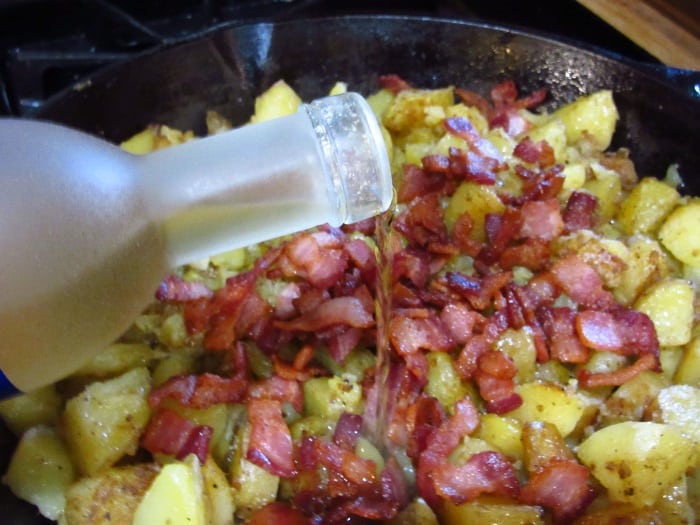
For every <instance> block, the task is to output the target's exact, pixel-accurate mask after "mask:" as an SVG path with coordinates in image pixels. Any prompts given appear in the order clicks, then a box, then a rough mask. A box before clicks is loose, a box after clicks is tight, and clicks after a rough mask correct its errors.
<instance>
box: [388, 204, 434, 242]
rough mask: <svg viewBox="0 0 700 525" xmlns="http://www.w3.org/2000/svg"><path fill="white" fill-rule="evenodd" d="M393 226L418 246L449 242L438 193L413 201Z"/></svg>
mask: <svg viewBox="0 0 700 525" xmlns="http://www.w3.org/2000/svg"><path fill="white" fill-rule="evenodd" d="M393 226H394V228H395V229H396V230H398V231H399V232H401V233H402V234H403V235H404V236H405V237H406V238H407V239H408V240H409V241H411V242H412V243H413V244H415V245H417V246H426V245H427V244H428V243H431V242H437V243H444V242H445V241H446V240H447V227H446V226H445V222H444V220H443V211H442V207H441V206H440V196H439V195H438V194H436V193H430V194H428V195H426V196H423V197H417V198H415V199H413V200H412V201H411V203H410V204H409V205H408V207H407V208H406V209H405V210H404V211H402V212H401V213H400V214H399V215H398V216H397V217H396V219H395V220H394V223H393Z"/></svg>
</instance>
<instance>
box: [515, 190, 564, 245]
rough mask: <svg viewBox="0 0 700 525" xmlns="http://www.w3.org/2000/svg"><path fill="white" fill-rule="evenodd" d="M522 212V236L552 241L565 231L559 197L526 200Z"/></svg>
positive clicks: (520, 233) (520, 234)
mask: <svg viewBox="0 0 700 525" xmlns="http://www.w3.org/2000/svg"><path fill="white" fill-rule="evenodd" d="M520 213H521V217H522V218H521V223H520V232H519V236H520V237H525V238H536V239H541V240H543V241H551V240H553V239H556V238H557V237H559V235H561V233H562V232H563V231H564V221H563V220H562V218H561V213H560V212H559V201H558V200H557V199H547V200H544V201H529V202H526V203H525V204H523V206H522V208H521V211H520Z"/></svg>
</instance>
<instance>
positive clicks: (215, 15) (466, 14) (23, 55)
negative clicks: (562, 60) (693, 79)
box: [0, 0, 656, 115]
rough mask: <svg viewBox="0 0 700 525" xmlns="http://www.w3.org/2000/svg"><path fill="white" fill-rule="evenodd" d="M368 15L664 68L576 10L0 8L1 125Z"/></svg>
mask: <svg viewBox="0 0 700 525" xmlns="http://www.w3.org/2000/svg"><path fill="white" fill-rule="evenodd" d="M360 13H362V14H368V13H370V14H413V15H428V16H437V17H446V18H458V19H467V20H475V21H480V22H487V23H493V24H499V25H509V26H514V27H518V28H524V29H530V30H535V31H540V32H545V33H549V34H552V35H559V36H564V37H567V38H570V39H573V40H578V41H581V42H582V43H585V44H589V45H594V46H597V47H601V48H604V49H606V50H609V51H612V52H614V53H617V54H620V55H622V56H625V57H627V58H631V59H634V60H638V61H643V62H651V63H654V62H656V60H655V59H654V58H653V57H651V55H649V54H648V53H646V52H645V51H644V50H643V49H641V48H639V47H638V46H636V45H635V44H634V43H632V42H631V41H629V40H628V39H627V38H625V37H624V36H623V35H621V34H620V33H618V32H617V31H615V30H614V29H612V28H611V27H609V26H608V25H607V24H605V22H602V21H601V20H599V19H597V18H596V17H595V16H594V15H593V14H591V13H590V12H589V11H587V10H586V9H585V8H583V7H582V6H580V5H579V4H578V3H577V2H573V1H563V2H562V1H560V0H543V1H540V2H521V1H512V2H510V1H502V2H494V1H493V0H486V1H484V0H415V1H413V2H405V0H384V1H382V0H374V1H365V0H238V1H236V0H170V1H168V2H164V1H162V0H142V1H139V0H4V2H2V3H0V115H24V114H26V113H28V112H29V111H31V110H33V109H35V108H37V107H39V106H40V105H41V104H42V103H43V101H44V100H45V99H46V98H47V97H49V96H51V95H53V94H55V93H56V92H58V91H60V90H61V89H63V88H64V87H67V86H69V85H72V84H74V83H76V82H78V81H80V80H81V79H82V78H84V77H85V76H86V75H88V74H90V73H91V72H94V71H95V70H97V69H99V68H101V67H104V66H107V65H109V64H112V63H114V62H116V61H120V60H124V59H127V58H129V57H130V56H132V55H134V54H136V53H139V52H142V51H145V50H148V49H151V48H154V47H157V46H161V45H164V44H168V43H175V42H178V41H181V40H185V39H189V38H192V37H194V36H196V35H197V34H200V33H202V32H205V31H208V30H211V29H213V28H216V27H221V26H224V25H227V24H229V25H230V24H239V23H244V22H255V21H276V20H287V19H293V18H301V17H317V16H325V15H343V14H360Z"/></svg>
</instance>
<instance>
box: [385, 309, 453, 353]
mask: <svg viewBox="0 0 700 525" xmlns="http://www.w3.org/2000/svg"><path fill="white" fill-rule="evenodd" d="M389 339H390V341H391V344H392V346H393V347H394V348H395V349H396V351H397V352H398V353H399V354H400V355H401V356H404V357H406V356H408V355H409V354H412V353H415V352H418V351H419V350H430V351H433V352H446V351H448V350H450V349H451V348H452V347H453V346H454V341H453V340H452V339H451V338H450V337H449V335H448V332H447V330H446V329H445V326H444V325H443V324H442V321H440V318H439V317H438V316H437V315H436V314H434V313H432V312H431V313H430V314H429V316H428V317H424V318H415V317H409V316H406V315H395V316H394V317H392V319H391V321H390V322H389Z"/></svg>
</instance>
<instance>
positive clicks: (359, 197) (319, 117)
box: [304, 93, 393, 225]
mask: <svg viewBox="0 0 700 525" xmlns="http://www.w3.org/2000/svg"><path fill="white" fill-rule="evenodd" d="M304 107H305V108H306V111H307V113H308V115H309V119H310V120H311V124H312V126H313V128H314V131H315V133H316V135H317V137H318V139H319V143H320V148H321V152H322V156H323V158H324V160H325V161H326V165H327V168H328V169H327V171H328V176H329V178H330V185H331V186H332V189H333V191H334V192H335V200H337V204H338V206H337V210H338V225H339V224H349V223H353V222H358V221H361V220H363V219H367V218H369V217H373V216H375V215H378V214H380V213H382V212H384V211H386V210H387V209H389V206H390V205H391V201H392V195H393V185H392V177H391V167H390V164H389V155H388V153H387V148H386V144H385V142H384V137H383V135H382V130H381V128H380V127H379V123H378V122H377V118H376V117H375V115H374V113H373V111H372V109H371V107H370V106H369V104H368V103H367V101H366V100H365V99H364V98H363V97H362V96H361V95H359V94H357V93H343V94H342V95H335V96H330V97H325V98H321V99H318V100H315V101H313V102H311V103H310V104H307V105H305V106H304Z"/></svg>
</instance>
